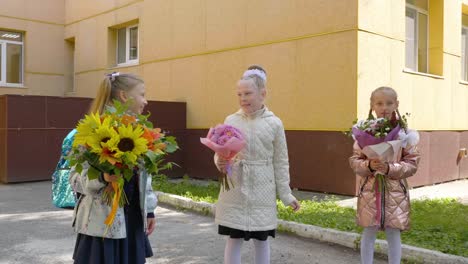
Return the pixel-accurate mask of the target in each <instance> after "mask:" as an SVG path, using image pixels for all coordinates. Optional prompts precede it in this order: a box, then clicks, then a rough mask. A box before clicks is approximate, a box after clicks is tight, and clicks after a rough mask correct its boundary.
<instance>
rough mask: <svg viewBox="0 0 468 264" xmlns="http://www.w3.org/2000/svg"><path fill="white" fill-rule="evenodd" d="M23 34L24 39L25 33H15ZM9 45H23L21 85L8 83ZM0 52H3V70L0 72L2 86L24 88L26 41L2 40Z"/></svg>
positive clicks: (0, 84)
mask: <svg viewBox="0 0 468 264" xmlns="http://www.w3.org/2000/svg"><path fill="white" fill-rule="evenodd" d="M15 33H18V34H21V36H22V37H24V34H23V33H19V32H15ZM7 44H16V45H21V69H20V71H21V83H7V82H6V79H7V76H6V71H7V54H6V52H7ZM0 52H1V55H2V56H1V57H2V59H1V61H0V63H1V64H2V67H1V68H2V70H1V72H0V86H4V87H24V40H23V41H13V40H4V39H0Z"/></svg>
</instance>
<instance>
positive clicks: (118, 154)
mask: <svg viewBox="0 0 468 264" xmlns="http://www.w3.org/2000/svg"><path fill="white" fill-rule="evenodd" d="M127 109H128V106H127V105H125V104H122V103H120V102H118V101H114V104H113V107H109V108H108V109H107V110H106V111H105V112H104V114H102V115H99V114H98V113H95V114H89V115H86V116H85V117H84V119H82V120H81V121H80V122H79V123H78V125H77V127H76V130H77V132H76V135H75V140H74V142H73V147H72V150H71V151H70V154H69V156H68V159H69V160H70V165H71V166H75V170H76V171H77V172H78V173H81V172H82V171H83V168H84V167H85V166H86V167H87V168H88V171H87V177H88V179H90V180H94V179H99V178H100V177H102V175H103V173H109V174H111V175H117V176H120V177H118V180H117V181H116V182H112V183H111V184H109V185H108V187H107V188H105V189H104V191H103V193H102V195H103V200H104V201H105V202H107V203H108V204H109V206H111V207H112V209H111V213H110V214H109V215H108V217H107V219H106V220H105V222H104V223H105V224H106V225H107V226H108V227H109V226H111V225H112V223H113V221H114V218H115V215H116V213H117V209H118V208H119V207H122V206H124V205H125V204H127V203H128V201H127V198H126V197H125V192H124V191H123V186H124V183H125V181H130V179H131V178H132V177H133V175H134V170H135V169H143V170H146V172H148V173H149V174H158V173H159V171H160V170H164V169H168V168H171V167H172V165H173V163H171V162H164V160H163V157H164V156H165V155H166V154H168V153H172V152H174V151H176V150H177V149H178V146H177V142H176V140H175V138H174V137H171V136H166V135H164V134H163V133H161V129H159V128H153V125H152V123H151V122H149V121H148V117H149V115H137V116H135V115H131V114H129V113H128V111H127ZM85 164H86V165H85Z"/></svg>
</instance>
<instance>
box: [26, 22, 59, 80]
mask: <svg viewBox="0 0 468 264" xmlns="http://www.w3.org/2000/svg"><path fill="white" fill-rule="evenodd" d="M26 30H27V31H26V35H25V36H26V38H25V42H24V43H25V58H26V60H25V65H26V70H27V71H34V72H53V73H62V74H63V73H64V63H65V61H64V59H63V57H64V52H65V41H64V40H63V32H64V30H63V27H56V26H54V25H49V24H42V23H29V25H28V26H27V28H26Z"/></svg>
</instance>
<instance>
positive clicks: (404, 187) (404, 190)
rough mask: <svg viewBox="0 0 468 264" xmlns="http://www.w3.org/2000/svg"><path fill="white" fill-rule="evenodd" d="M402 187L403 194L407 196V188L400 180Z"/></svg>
mask: <svg viewBox="0 0 468 264" xmlns="http://www.w3.org/2000/svg"><path fill="white" fill-rule="evenodd" d="M400 186H401V188H402V189H403V192H404V193H405V195H406V186H405V185H404V184H403V183H402V182H401V180H400Z"/></svg>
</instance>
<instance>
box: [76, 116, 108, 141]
mask: <svg viewBox="0 0 468 264" xmlns="http://www.w3.org/2000/svg"><path fill="white" fill-rule="evenodd" d="M101 125H102V122H101V118H100V116H99V114H98V113H94V114H90V115H86V116H85V118H84V119H83V120H81V121H80V122H79V123H78V126H77V127H76V131H77V132H76V135H75V139H74V140H73V147H76V146H78V145H86V144H87V143H88V139H89V137H90V136H92V135H93V133H94V130H96V129H97V128H99V127H100V126H101Z"/></svg>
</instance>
